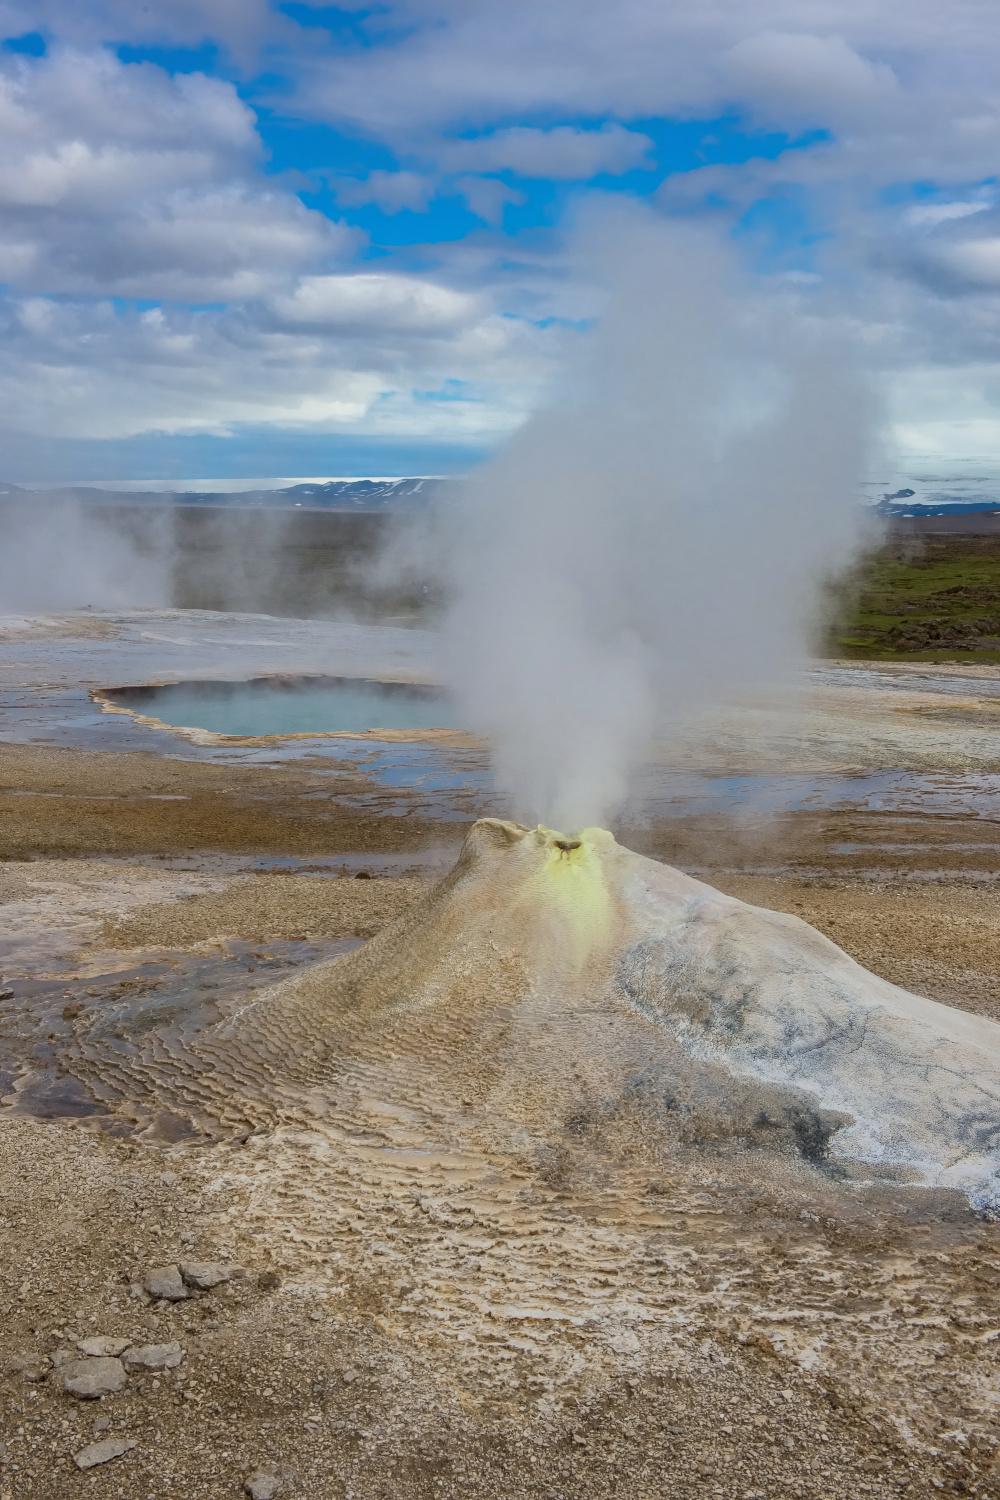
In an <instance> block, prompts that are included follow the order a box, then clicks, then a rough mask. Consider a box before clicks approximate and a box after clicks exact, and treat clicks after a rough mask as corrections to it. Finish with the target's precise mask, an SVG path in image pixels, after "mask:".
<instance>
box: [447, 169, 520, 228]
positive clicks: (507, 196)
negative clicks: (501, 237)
mask: <svg viewBox="0 0 1000 1500" xmlns="http://www.w3.org/2000/svg"><path fill="white" fill-rule="evenodd" d="M455 186H456V187H457V188H458V190H459V192H460V193H464V195H465V198H466V201H467V202H468V205H469V207H470V208H471V210H472V212H473V213H474V214H475V215H476V217H477V218H479V219H482V220H483V221H484V223H486V224H499V223H501V222H502V220H503V210H504V204H505V203H523V202H524V194H523V193H519V192H518V191H517V189H516V188H512V187H508V186H507V184H506V183H505V182H501V181H500V180H499V178H497V177H460V178H459V179H458V181H457V182H456V184H455Z"/></svg>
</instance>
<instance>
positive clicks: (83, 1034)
mask: <svg viewBox="0 0 1000 1500" xmlns="http://www.w3.org/2000/svg"><path fill="white" fill-rule="evenodd" d="M361 942H362V939H360V938H354V937H351V938H340V939H337V940H336V941H329V942H323V941H320V940H312V941H309V942H290V941H289V942H268V943H248V942H242V941H239V940H237V939H229V940H227V941H226V942H225V943H223V944H221V945H220V946H219V948H218V949H216V950H215V951H213V952H212V953H209V954H190V953H168V954H162V955H161V954H157V955H156V956H155V957H151V958H148V959H146V960H144V961H143V962H140V963H138V964H134V965H133V966H131V967H129V968H125V969H115V970H110V971H108V972H107V973H104V974H99V975H96V976H95V975H90V976H88V977H86V978H69V979H67V978H65V977H26V976H22V977H18V976H12V977H8V978H7V980H6V981H5V986H4V987H5V989H7V990H8V991H11V992H12V993H10V994H8V995H7V996H5V998H4V999H3V1002H2V1004H0V1098H2V1103H3V1104H4V1105H5V1106H6V1107H7V1108H8V1109H10V1110H12V1111H13V1112H14V1113H15V1114H25V1115H32V1116H34V1117H35V1118H37V1119H43V1120H54V1119H67V1118H75V1119H82V1118H93V1119H94V1121H95V1123H99V1124H101V1125H102V1126H104V1127H105V1128H108V1129H111V1130H113V1131H115V1132H120V1131H123V1130H126V1129H128V1128H129V1127H128V1124H127V1122H126V1121H124V1120H123V1119H122V1118H121V1117H120V1116H118V1115H112V1114H111V1113H110V1111H109V1106H108V1103H107V1102H105V1101H104V1100H102V1099H101V1098H99V1097H97V1095H96V1094H95V1093H94V1092H93V1091H92V1089H91V1088H90V1087H89V1086H88V1085H87V1084H85V1083H84V1082H83V1081H82V1080H81V1078H80V1077H78V1076H76V1074H75V1073H74V1067H73V1063H74V1058H75V1057H85V1056H86V1055H87V1054H88V1053H90V1052H91V1051H92V1050H93V1049H95V1048H100V1049H101V1050H102V1051H105V1052H109V1053H111V1054H113V1055H114V1056H115V1057H116V1059H117V1061H118V1063H119V1064H120V1065H121V1066H124V1067H128V1065H129V1064H130V1062H132V1063H134V1064H136V1065H139V1064H140V1062H141V1056H140V1049H139V1045H138V1043H139V1040H140V1039H141V1038H143V1037H144V1036H146V1035H147V1034H148V1033H149V1032H156V1033H157V1036H158V1041H159V1042H160V1043H161V1045H162V1046H163V1047H164V1048H169V1045H170V1042H171V1039H172V1038H184V1037H189V1036H191V1035H193V1034H194V1033H195V1032H198V1031H200V1030H201V1029H202V1028H203V1027H205V1026H207V1025H210V1024H212V1023H214V1022H217V1021H219V1020H221V1019H222V1018H223V1016H224V1015H225V1014H229V1013H231V1011H232V1009H233V1007H234V1006H235V1005H238V1004H239V1003H240V1002H241V1001H245V1000H247V999H248V998H250V997H251V996H252V995H253V994H254V993H255V992H256V991H258V990H260V989H263V988H265V987H266V986H268V985H272V984H275V983H276V982H277V981H278V980H280V979H283V978H285V977H286V976H288V975H289V974H292V973H294V972H295V971H296V970H297V969H299V968H301V967H302V966H303V965H309V964H315V963H319V962H321V961H323V960H325V959H329V958H333V957H335V956H336V955H337V954H340V953H349V952H350V951H351V950H352V949H353V948H357V947H360V945H361ZM81 1071H85V1070H81ZM159 1134H160V1136H161V1138H164V1139H170V1138H171V1126H170V1123H169V1122H162V1123H161V1128H160V1130H159ZM174 1138H179V1136H177V1135H176V1134H175V1136H174Z"/></svg>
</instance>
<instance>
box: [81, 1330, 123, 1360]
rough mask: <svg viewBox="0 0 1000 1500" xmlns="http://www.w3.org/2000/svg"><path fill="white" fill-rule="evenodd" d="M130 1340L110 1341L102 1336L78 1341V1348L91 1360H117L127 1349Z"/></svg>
mask: <svg viewBox="0 0 1000 1500" xmlns="http://www.w3.org/2000/svg"><path fill="white" fill-rule="evenodd" d="M128 1345H129V1341H128V1339H109V1338H104V1337H103V1336H101V1335H100V1334H98V1335H97V1336H95V1337H94V1338H91V1339H77V1341H76V1347H77V1348H78V1349H79V1351H80V1353H81V1354H86V1355H89V1356H90V1358H91V1359H107V1358H108V1357H109V1356H110V1357H111V1358H115V1359H116V1358H117V1357H118V1355H119V1354H121V1352H122V1350H123V1349H127V1348H128Z"/></svg>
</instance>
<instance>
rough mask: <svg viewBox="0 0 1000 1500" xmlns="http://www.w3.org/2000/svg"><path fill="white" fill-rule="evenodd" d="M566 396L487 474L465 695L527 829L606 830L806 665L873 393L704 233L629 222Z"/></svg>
mask: <svg viewBox="0 0 1000 1500" xmlns="http://www.w3.org/2000/svg"><path fill="white" fill-rule="evenodd" d="M619 263H620V264H622V265H623V270H622V275H621V285H620V289H619V291H618V293H617V296H616V297H615V298H614V299H613V301H612V304H611V306H610V308H609V311H608V313H607V316H606V318H605V319H604V320H603V323H602V325H601V327H600V328H599V330H598V331H596V332H595V333H594V335H593V336H592V338H591V346H590V349H589V352H588V357H587V360H586V364H585V368H584V370H583V373H582V374H581V375H580V377H579V379H578V380H577V381H576V382H575V384H574V387H573V389H572V390H571V391H569V392H567V393H565V394H564V396H563V399H562V400H561V402H560V403H559V404H557V405H555V406H554V407H553V408H552V409H550V410H548V411H546V412H544V413H543V414H542V415H540V416H538V417H537V418H535V419H534V420H533V421H531V422H530V423H529V424H528V425H527V426H526V427H525V428H523V429H521V431H520V432H519V433H518V434H517V436H516V437H515V438H514V439H513V441H512V442H511V443H510V444H509V446H508V447H507V448H506V449H505V451H504V452H503V453H502V454H501V455H500V456H499V457H498V458H496V459H495V460H494V461H493V462H492V463H491V464H490V465H489V466H488V467H487V468H486V469H485V470H483V471H481V472H480V474H479V475H477V477H476V478H475V480H474V482H473V484H472V486H471V493H470V497H469V498H470V503H469V506H468V508H467V512H466V517H465V522H464V528H463V531H462V534H461V538H460V543H459V546H458V548H457V556H456V568H455V579H454V588H455V590H456V598H455V602H454V605H453V607H452V609H451V611H450V615H449V618H448V621H447V627H446V628H447V637H448V643H449V651H450V662H451V671H452V676H453V681H454V684H455V686H456V689H457V691H458V692H459V694H460V696H461V698H462V699H463V701H464V706H465V709H466V714H467V716H468V721H469V722H470V723H471V725H472V727H474V728H476V729H477V730H479V731H480V732H482V733H484V734H486V735H488V736H489V737H490V738H491V739H492V741H493V743H494V747H495V763H496V768H497V774H498V777H499V781H500V784H501V787H502V789H503V790H505V791H506V793H507V794H508V796H509V797H510V799H511V805H512V808H513V810H514V812H515V814H516V815H518V816H521V817H522V818H524V819H526V820H528V819H530V820H534V819H536V818H540V819H542V820H543V821H545V822H547V823H550V824H552V825H553V826H555V827H557V828H579V827H581V826H584V825H586V824H590V823H606V822H607V821H608V820H609V819H610V818H611V817H612V816H613V815H614V813H615V812H616V811H617V810H618V809H619V808H620V807H621V805H622V803H623V801H624V799H625V795H626V789H627V782H628V776H629V772H630V771H631V770H632V768H633V767H634V766H635V764H636V762H637V761H638V760H639V759H640V758H641V757H642V755H643V753H644V751H645V750H647V749H648V747H649V744H650V741H651V740H652V739H653V737H654V736H657V735H659V734H662V733H665V732H669V730H670V729H671V728H672V727H676V726H677V725H678V724H679V723H680V722H681V721H682V720H683V718H684V717H685V715H687V714H688V713H690V711H691V710H692V709H694V708H696V707H697V706H698V705H699V704H701V703H706V702H710V701H712V700H717V699H718V697H719V696H720V695H721V694H723V693H725V692H726V691H727V690H729V689H731V688H732V687H734V686H736V685H738V684H747V683H752V682H754V681H758V680H760V679H762V678H766V677H768V676H773V674H774V673H775V672H787V671H788V670H789V669H790V668H791V667H792V666H793V665H794V664H796V663H797V662H799V661H801V660H802V658H803V656H804V654H805V651H806V649H807V641H808V636H809V628H810V623H811V620H810V615H811V612H812V610H813V607H814V602H815V599H816V597H817V594H818V592H819V589H818V583H819V581H820V579H821V577H822V576H823V575H824V574H825V573H827V572H828V571H830V570H832V569H833V568H835V567H836V566H837V565H838V564H841V563H842V562H843V561H844V560H845V558H846V556H847V555H848V553H849V551H850V549H851V547H852V545H853V544H854V541H855V538H856V534H857V529H858V523H857V518H856V509H857V505H856V494H857V481H858V479H859V477H860V476H861V474H862V471H863V468H864V450H865V446H866V420H865V406H866V402H865V395H864V392H863V389H862V387H861V384H860V382H859V380H858V379H857V377H856V376H855V374H854V373H853V371H852V369H851V364H850V360H849V359H848V358H847V357H846V354H845V352H844V350H843V349H842V347H840V345H839V344H838V341H837V338H836V337H835V336H834V335H832V334H830V333H825V332H824V331H823V329H822V327H821V326H820V321H819V320H818V319H815V318H808V319H807V318H806V317H804V316H802V315H801V314H800V315H798V316H796V315H795V314H794V312H793V311H792V310H791V309H790V308H789V306H788V301H787V296H786V297H785V298H784V299H781V298H778V297H776V296H774V295H773V294H771V295H766V294H765V293H764V292H762V291H759V290H754V289H752V288H751V287H750V284H749V283H748V282H747V281H746V280H745V279H741V276H740V273H739V271H738V270H737V268H736V264H735V260H734V258H733V257H732V256H731V255H730V254H728V253H727V252H726V251H725V250H724V249H723V248H721V247H720V246H718V245H713V244H712V243H710V242H709V241H707V240H706V239H705V238H703V237H701V236H700V235H693V234H687V233H682V234H678V233H676V232H668V231H665V230H661V229H652V228H646V229H642V228H641V226H636V225H633V226H632V228H631V231H630V248H629V250H628V252H627V254H626V255H625V256H624V257H623V258H622V259H621V260H620V262H619Z"/></svg>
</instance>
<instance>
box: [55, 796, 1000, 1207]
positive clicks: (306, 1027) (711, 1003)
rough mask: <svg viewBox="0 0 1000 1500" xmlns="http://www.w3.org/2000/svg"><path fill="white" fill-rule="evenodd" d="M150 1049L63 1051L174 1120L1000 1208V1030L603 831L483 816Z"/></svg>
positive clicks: (91, 1081)
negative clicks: (689, 1163)
mask: <svg viewBox="0 0 1000 1500" xmlns="http://www.w3.org/2000/svg"><path fill="white" fill-rule="evenodd" d="M136 1045H137V1046H138V1049H139V1051H138V1055H136V1053H135V1052H134V1051H133V1052H132V1053H130V1055H128V1056H126V1055H125V1054H124V1053H123V1051H122V1049H121V1048H117V1049H116V1047H115V1046H114V1045H113V1044H112V1042H111V1041H110V1039H108V1038H106V1037H103V1036H102V1035H100V1034H99V1033H98V1032H97V1031H94V1032H91V1033H89V1034H88V1033H80V1034H78V1036H77V1038H76V1041H75V1043H74V1048H75V1053H74V1055H71V1056H68V1057H67V1058H66V1060H65V1066H67V1067H68V1068H69V1069H70V1070H71V1071H72V1072H73V1073H75V1074H77V1075H78V1076H79V1077H81V1078H82V1079H84V1080H85V1081H86V1083H87V1084H88V1086H89V1087H90V1089H91V1090H92V1091H93V1092H94V1093H95V1094H96V1095H97V1096H98V1097H99V1098H100V1099H102V1100H104V1101H105V1102H106V1103H107V1104H108V1106H109V1107H110V1108H111V1109H113V1110H114V1111H115V1112H117V1113H118V1114H120V1115H122V1114H124V1115H131V1116H132V1117H133V1119H134V1120H135V1121H136V1123H137V1124H138V1126H139V1127H140V1128H141V1129H143V1130H145V1131H148V1133H149V1134H150V1135H151V1136H153V1137H155V1136H156V1135H162V1134H163V1133H166V1134H167V1135H168V1137H170V1136H171V1135H172V1137H173V1138H175V1139H176V1138H177V1136H178V1135H179V1134H182V1133H185V1132H186V1133H189V1134H191V1135H202V1136H205V1135H207V1136H210V1137H214V1138H224V1137H230V1138H231V1137H241V1136H242V1137H246V1136H247V1135H249V1134H251V1133H254V1132H258V1131H262V1130H264V1131H267V1130H273V1129H275V1128H277V1127H280V1126H293V1127H303V1126H304V1127H306V1128H308V1129H309V1130H311V1131H316V1132H319V1133H320V1134H322V1135H325V1136H326V1137H327V1138H328V1139H331V1140H333V1139H341V1140H344V1141H347V1140H350V1142H351V1143H352V1146H353V1147H358V1148H361V1147H363V1148H364V1149H366V1150H370V1152H372V1153H375V1154H376V1155H378V1158H379V1160H380V1161H385V1160H387V1159H388V1157H387V1156H386V1153H390V1154H391V1153H393V1152H397V1153H403V1154H405V1153H407V1152H411V1153H412V1152H416V1151H423V1152H427V1151H432V1152H434V1151H436V1152H439V1153H440V1152H445V1153H447V1152H452V1153H457V1155H458V1156H460V1157H461V1158H462V1159H463V1160H465V1161H467V1162H470V1163H471V1162H472V1160H473V1159H475V1160H476V1161H477V1162H479V1163H481V1164H482V1163H485V1162H488V1161H493V1162H496V1160H497V1157H498V1153H499V1154H501V1155H505V1156H509V1154H510V1153H513V1154H514V1155H515V1156H516V1157H517V1158H518V1160H519V1161H520V1162H522V1163H523V1164H526V1165H527V1166H528V1167H529V1168H530V1167H532V1166H534V1167H535V1168H536V1169H542V1168H543V1167H545V1164H546V1163H548V1164H549V1168H551V1164H552V1162H553V1161H557V1162H559V1163H561V1166H560V1170H561V1171H564V1172H566V1173H568V1174H569V1176H570V1177H572V1175H573V1173H574V1172H575V1173H578V1174H583V1175H584V1176H586V1175H587V1174H588V1173H589V1174H590V1175H591V1178H593V1176H594V1174H597V1173H600V1172H601V1171H603V1170H605V1166H606V1164H607V1163H609V1162H612V1161H613V1162H614V1163H616V1164H617V1165H618V1166H621V1165H622V1164H623V1163H624V1164H627V1163H628V1162H629V1161H634V1162H635V1163H637V1164H639V1166H640V1167H642V1168H644V1169H645V1170H648V1169H649V1166H650V1165H651V1164H653V1163H655V1162H658V1161H662V1160H663V1159H664V1157H665V1155H669V1154H670V1153H675V1152H677V1151H683V1150H685V1149H686V1148H687V1147H690V1146H706V1145H707V1146H710V1147H711V1149H713V1150H717V1151H722V1152H730V1151H739V1152H741V1153H747V1152H749V1153H751V1154H752V1153H758V1154H759V1153H764V1154H765V1156H766V1158H767V1159H768V1160H770V1161H771V1162H772V1165H773V1164H774V1162H775V1160H776V1158H782V1159H783V1160H784V1162H785V1163H786V1164H787V1165H788V1167H789V1169H794V1170H803V1171H812V1170H814V1169H815V1168H816V1167H817V1166H819V1167H822V1168H823V1169H824V1170H827V1171H829V1170H830V1169H831V1168H832V1169H833V1170H834V1171H835V1172H838V1173H840V1174H841V1175H843V1176H847V1177H854V1178H860V1179H862V1180H864V1179H868V1178H871V1177H872V1176H873V1175H875V1176H883V1177H885V1176H888V1177H889V1178H890V1179H891V1180H895V1181H897V1182H898V1181H911V1182H920V1183H924V1184H928V1185H936V1186H948V1187H957V1188H960V1189H962V1190H963V1191H964V1192H965V1193H967V1195H968V1196H969V1197H970V1199H971V1200H972V1201H973V1203H975V1204H977V1205H978V1206H984V1207H989V1206H993V1205H995V1204H996V1203H997V1202H998V1201H1000V1183H998V1178H997V1167H998V1155H997V1151H998V1141H997V1132H998V1127H1000V1025H997V1024H995V1023H993V1022H991V1021H988V1020H983V1019H981V1018H980V1017H977V1016H972V1015H968V1014H965V1013H964V1012H959V1011H955V1010H952V1009H949V1008H948V1007H946V1006H943V1005H939V1004H936V1003H934V1002H933V1001H930V1000H925V999H921V998H919V997H917V996H915V995H911V994H908V993H907V992H906V991H904V990H901V989H898V988H896V987H895V986H894V985H891V984H888V983H886V982H884V981H883V980H881V979H878V978H876V977H875V976H874V975H872V974H870V973H868V972H867V971H866V970H865V969H862V968H861V967H860V966H859V965H858V964H856V963H855V962H853V960H852V959H850V958H848V956H847V955H846V954H845V953H844V952H843V951H842V950H841V949H839V948H838V947H836V945H835V944H834V943H832V942H830V941H828V939H826V938H825V937H822V936H821V935H820V934H819V933H818V932H816V931H815V930H814V929H813V928H811V927H809V926H807V925H806V923H804V922H802V921H800V920H799V919H798V918H796V917H791V916H784V915H780V914H777V913H774V912H771V911H765V910H761V909H758V908H756V907H752V906H748V905H745V904H744V903H743V902H740V901H737V900H734V899H731V898H729V897H727V896H723V895H721V894H720V893H719V892H717V891H715V890H713V889H711V888H710V887H709V886H706V885H702V884H701V883H700V882H698V881H697V880H692V879H690V878H689V877H688V876H685V875H683V874H681V873H679V872H678V871H677V870H673V869H670V868H668V867H665V866H662V865H659V864H656V863H654V862H653V861H651V860H648V859H644V858H642V857H641V856H639V855H636V854H633V853H631V852H630V851H629V850H627V849H624V848H622V847H620V846H619V845H618V844H617V843H616V842H615V840H614V839H613V838H612V837H611V835H610V834H609V833H606V832H604V831H602V830H600V829H586V830H584V831H583V832H582V833H580V834H579V835H575V836H573V837H572V838H569V837H565V836H563V835H561V834H555V833H553V832H551V831H550V830H548V829H545V828H537V829H533V830H531V829H527V828H523V827H520V826H519V825H517V824H514V823H507V822H501V821H499V820H497V819H483V820H482V821H480V822H479V823H477V824H476V825H475V827H474V828H473V829H472V831H471V832H470V834H469V836H468V839H467V840H466V843H465V846H464V848H463V850H462V853H461V856H460V858H459V860H458V863H457V864H456V865H455V867H454V869H453V870H452V871H451V873H450V874H449V875H448V876H447V877H446V878H445V879H444V880H442V881H441V882H440V883H439V884H438V885H437V886H436V887H435V888H434V889H433V890H432V891H431V892H430V893H429V894H428V895H427V896H426V898H425V899H423V900H422V901H421V902H420V903H418V905H417V906H415V907H413V908H411V909H410V911H408V912H407V914H406V915H405V916H404V917H403V918H402V919H401V920H400V921H398V922H396V923H395V924H394V925H393V926H391V927H389V928H386V929H384V930H383V931H382V932H381V933H380V934H379V935H378V936H377V937H375V938H373V939H372V940H371V941H370V942H369V943H368V944H367V945H366V946H365V947H363V948H360V949H358V950H356V951H355V952H353V953H350V954H348V955H345V956H342V957H340V958H336V959H334V960H332V961H331V962H329V963H326V964H323V965H321V966H318V967H316V968H314V969H312V970H310V971H309V972H308V973H306V974H305V975H303V976H302V977H299V978H295V979H292V980H287V981H285V982H283V983H281V984H279V985H277V986H275V987H274V988H272V989H269V990H266V991H262V992H257V994H256V995H255V996H254V997H253V998H252V999H250V1000H246V1001H245V1002H243V1003H241V1004H239V1005H233V1006H231V1007H230V1008H229V1010H228V1011H227V1012H226V1013H224V1014H223V1015H222V1017H221V1019H220V1020H219V1021H218V1022H217V1023H215V1024H213V1025H211V1026H207V1027H203V1028H201V1029H199V1030H197V1031H193V1030H192V1031H189V1032H186V1031H185V1029H184V1027H183V1024H180V1025H179V1026H178V1028H177V1029H176V1030H174V1031H172V1032H170V1031H168V1032H158V1033H156V1034H153V1033H150V1034H149V1036H148V1037H147V1038H146V1039H145V1040H143V1039H141V1038H140V1039H137V1041H136ZM602 1163H603V1164H605V1165H602ZM470 1169H471V1168H470Z"/></svg>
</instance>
